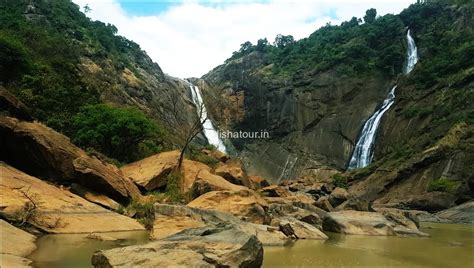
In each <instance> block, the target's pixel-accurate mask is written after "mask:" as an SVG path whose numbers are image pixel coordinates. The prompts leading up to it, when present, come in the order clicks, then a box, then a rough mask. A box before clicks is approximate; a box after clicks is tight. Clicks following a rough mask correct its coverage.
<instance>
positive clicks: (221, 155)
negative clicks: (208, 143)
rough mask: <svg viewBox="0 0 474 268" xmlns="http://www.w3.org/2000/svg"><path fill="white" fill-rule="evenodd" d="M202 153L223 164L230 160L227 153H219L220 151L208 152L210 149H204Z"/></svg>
mask: <svg viewBox="0 0 474 268" xmlns="http://www.w3.org/2000/svg"><path fill="white" fill-rule="evenodd" d="M201 152H202V153H203V154H205V155H207V156H210V157H212V158H215V159H217V160H219V161H221V162H223V163H225V162H226V161H227V160H229V156H227V155H226V154H225V153H223V152H221V151H219V150H208V149H202V150H201Z"/></svg>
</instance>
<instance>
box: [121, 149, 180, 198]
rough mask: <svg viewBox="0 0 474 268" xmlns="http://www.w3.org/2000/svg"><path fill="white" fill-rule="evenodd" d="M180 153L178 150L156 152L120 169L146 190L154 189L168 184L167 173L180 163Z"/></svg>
mask: <svg viewBox="0 0 474 268" xmlns="http://www.w3.org/2000/svg"><path fill="white" fill-rule="evenodd" d="M179 154H180V152H179V151H178V150H176V151H170V152H163V153H159V154H155V155H152V156H150V157H147V158H145V159H142V160H140V161H137V162H133V163H130V164H128V165H125V166H123V167H122V168H121V169H120V170H122V172H123V175H124V176H125V177H128V178H130V179H131V180H133V181H134V182H135V183H136V184H138V185H140V186H141V187H143V188H144V189H145V190H147V191H150V190H154V189H156V188H159V187H162V186H165V185H166V183H167V181H166V178H167V175H168V174H169V173H170V172H171V171H172V170H173V169H175V168H176V166H177V165H178V159H179Z"/></svg>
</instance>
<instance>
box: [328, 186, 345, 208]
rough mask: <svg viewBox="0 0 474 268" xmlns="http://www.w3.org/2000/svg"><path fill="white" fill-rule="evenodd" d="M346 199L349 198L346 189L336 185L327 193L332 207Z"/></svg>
mask: <svg viewBox="0 0 474 268" xmlns="http://www.w3.org/2000/svg"><path fill="white" fill-rule="evenodd" d="M347 199H349V193H348V192H347V190H346V189H344V188H340V187H336V188H335V189H334V190H333V191H332V192H331V194H330V195H329V202H330V203H331V205H332V206H333V207H337V206H339V205H340V204H342V203H343V202H344V201H346V200H347Z"/></svg>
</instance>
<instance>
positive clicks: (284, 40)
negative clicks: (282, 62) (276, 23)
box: [273, 34, 295, 48]
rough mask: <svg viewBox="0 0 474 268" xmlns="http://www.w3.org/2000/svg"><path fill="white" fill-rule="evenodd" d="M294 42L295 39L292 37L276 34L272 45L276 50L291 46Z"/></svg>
mask: <svg viewBox="0 0 474 268" xmlns="http://www.w3.org/2000/svg"><path fill="white" fill-rule="evenodd" d="M294 42H295V39H294V38H293V36H292V35H282V34H278V35H277V36H276V37H275V41H274V42H273V45H275V46H276V47H278V48H284V47H286V46H288V45H290V44H293V43H294Z"/></svg>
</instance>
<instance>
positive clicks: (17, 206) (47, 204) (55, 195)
mask: <svg viewBox="0 0 474 268" xmlns="http://www.w3.org/2000/svg"><path fill="white" fill-rule="evenodd" d="M0 174H2V180H1V182H0V189H1V191H0V207H2V210H1V212H0V213H1V216H2V217H4V218H6V219H9V220H11V221H15V222H27V223H29V224H31V225H33V226H35V227H37V228H38V229H40V230H42V231H44V232H47V233H91V232H94V233H96V232H112V231H132V230H144V227H143V226H142V225H140V224H139V223H138V222H137V221H135V220H134V219H131V218H128V217H126V216H123V215H120V214H117V213H114V212H112V211H109V210H107V209H105V208H103V207H101V206H99V205H96V204H93V203H91V202H89V201H87V200H85V199H83V198H81V197H79V196H77V195H75V194H73V193H71V192H69V191H68V190H66V189H65V188H63V187H56V186H54V185H51V184H48V183H47V182H45V181H42V180H40V179H38V178H35V177H32V176H29V175H27V174H25V173H23V172H21V171H19V170H17V169H15V168H12V167H10V166H8V165H6V164H5V163H2V162H0Z"/></svg>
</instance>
